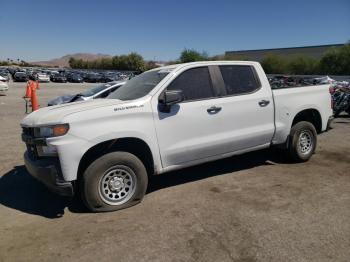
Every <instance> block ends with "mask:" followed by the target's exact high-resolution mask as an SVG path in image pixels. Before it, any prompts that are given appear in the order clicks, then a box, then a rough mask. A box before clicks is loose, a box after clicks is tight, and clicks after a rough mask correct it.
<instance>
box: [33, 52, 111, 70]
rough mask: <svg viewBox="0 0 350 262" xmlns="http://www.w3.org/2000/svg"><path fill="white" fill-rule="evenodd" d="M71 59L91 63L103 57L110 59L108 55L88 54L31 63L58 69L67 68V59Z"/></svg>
mask: <svg viewBox="0 0 350 262" xmlns="http://www.w3.org/2000/svg"><path fill="white" fill-rule="evenodd" d="M71 57H73V58H75V59H83V60H87V61H92V60H96V59H100V58H105V57H111V56H110V55H104V54H89V53H76V54H71V55H65V56H62V57H61V58H55V59H51V60H48V61H36V62H31V63H32V64H36V65H44V66H58V67H68V66H69V63H68V61H69V59H70V58H71Z"/></svg>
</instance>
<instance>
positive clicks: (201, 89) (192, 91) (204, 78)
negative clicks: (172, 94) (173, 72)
mask: <svg viewBox="0 0 350 262" xmlns="http://www.w3.org/2000/svg"><path fill="white" fill-rule="evenodd" d="M167 90H182V92H183V95H184V100H185V101H188V100H198V99H205V98H210V97H213V96H214V93H213V88H212V83H211V79H210V74H209V70H208V67H198V68H192V69H189V70H187V71H185V72H183V73H182V74H181V75H179V76H178V77H177V78H176V79H175V80H174V81H173V82H171V83H170V85H169V86H168V87H167Z"/></svg>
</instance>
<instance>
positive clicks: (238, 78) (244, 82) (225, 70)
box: [219, 65, 260, 95]
mask: <svg viewBox="0 0 350 262" xmlns="http://www.w3.org/2000/svg"><path fill="white" fill-rule="evenodd" d="M219 68H220V71H221V74H222V78H223V79H224V83H225V87H226V91H227V95H239V94H245V93H251V92H254V91H256V90H257V89H259V88H260V82H259V79H258V78H257V75H256V73H255V69H254V68H253V67H252V66H248V65H247V66H246V65H224V66H219Z"/></svg>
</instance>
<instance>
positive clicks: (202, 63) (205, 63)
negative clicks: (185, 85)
mask: <svg viewBox="0 0 350 262" xmlns="http://www.w3.org/2000/svg"><path fill="white" fill-rule="evenodd" d="M224 64H239V65H259V63H258V62H255V61H240V60H223V61H198V62H189V63H180V64H173V65H167V66H162V67H157V68H155V69H152V70H164V71H173V70H175V69H180V68H182V67H185V66H196V65H198V66H208V65H224Z"/></svg>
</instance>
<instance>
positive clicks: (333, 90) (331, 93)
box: [329, 86, 335, 110]
mask: <svg viewBox="0 0 350 262" xmlns="http://www.w3.org/2000/svg"><path fill="white" fill-rule="evenodd" d="M334 92H335V88H334V87H333V86H330V87H329V94H330V95H331V108H332V110H333V108H334V100H333V93H334Z"/></svg>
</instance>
